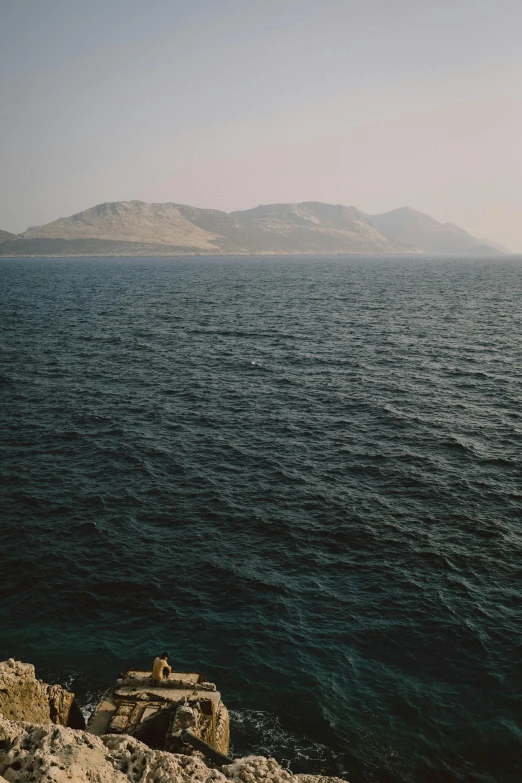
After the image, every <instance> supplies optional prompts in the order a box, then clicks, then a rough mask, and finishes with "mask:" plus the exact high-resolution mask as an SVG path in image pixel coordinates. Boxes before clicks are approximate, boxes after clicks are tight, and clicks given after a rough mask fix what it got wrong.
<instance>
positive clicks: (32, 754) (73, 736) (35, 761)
mask: <svg viewBox="0 0 522 783" xmlns="http://www.w3.org/2000/svg"><path fill="white" fill-rule="evenodd" d="M0 775H1V776H3V778H4V779H5V780H6V781H8V783H35V781H38V782H40V781H41V783H51V782H52V783H62V781H63V783H65V781H67V783H80V782H81V783H84V781H89V783H126V781H133V783H212V781H216V783H220V782H221V783H227V782H228V781H237V783H255V782H256V781H263V782H264V783H342V781H340V779H339V778H327V777H320V776H313V775H292V774H290V773H289V772H287V771H286V770H283V769H281V767H280V766H279V765H278V763H277V762H276V761H275V760H274V759H267V758H264V757H262V756H249V757H247V758H243V759H238V760H236V761H234V763H233V764H230V765H228V766H225V767H222V768H221V770H218V769H211V768H210V767H208V766H207V765H206V764H205V763H204V762H203V761H202V760H201V759H199V758H196V757H194V756H185V755H182V754H174V753H167V752H166V751H161V750H151V748H149V747H148V746H147V745H144V744H143V743H142V742H139V740H136V739H134V738H133V737H128V736H125V735H115V734H106V735H104V736H103V737H95V736H94V735H92V734H90V733H89V732H87V731H80V730H74V729H68V728H65V727H63V726H53V725H49V724H48V725H45V726H42V725H35V724H31V723H26V722H21V723H16V722H13V721H8V720H5V719H4V718H0ZM0 780H1V778H0Z"/></svg>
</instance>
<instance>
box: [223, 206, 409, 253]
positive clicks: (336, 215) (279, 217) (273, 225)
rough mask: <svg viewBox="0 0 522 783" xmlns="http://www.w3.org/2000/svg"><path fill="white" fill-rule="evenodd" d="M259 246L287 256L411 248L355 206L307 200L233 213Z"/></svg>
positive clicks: (392, 250) (394, 251) (398, 251)
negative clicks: (385, 232) (375, 223)
mask: <svg viewBox="0 0 522 783" xmlns="http://www.w3.org/2000/svg"><path fill="white" fill-rule="evenodd" d="M230 216H231V217H232V218H235V219H236V220H237V221H238V223H239V225H240V226H241V228H242V229H243V231H247V230H248V231H249V232H250V234H251V236H252V239H253V240H255V242H256V246H257V247H262V248H263V249H265V252H284V253H404V252H407V251H408V249H407V248H406V247H404V245H403V244H402V243H400V242H397V241H395V240H390V239H388V238H386V237H384V236H383V235H382V233H380V232H379V231H378V230H376V229H375V228H374V226H373V225H372V222H371V220H370V219H369V218H368V216H367V215H365V214H364V213H363V212H360V211H359V210H358V209H356V208H355V207H343V206H342V205H340V204H335V205H334V204H322V203H320V202H316V201H306V202H304V203H301V204H268V205H267V206H259V207H255V209H247V210H243V211H241V212H231V213H230Z"/></svg>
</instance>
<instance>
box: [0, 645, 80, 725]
mask: <svg viewBox="0 0 522 783" xmlns="http://www.w3.org/2000/svg"><path fill="white" fill-rule="evenodd" d="M0 715H3V716H4V717H5V718H8V719H9V720H14V721H18V720H25V721H32V722H33V723H57V724H60V725H62V726H72V727H73V728H84V726H85V721H84V719H83V716H82V714H81V712H80V710H79V708H78V706H77V705H76V702H75V701H74V693H69V691H66V690H64V689H63V688H61V687H60V686H59V685H47V683H45V682H41V680H37V679H36V676H35V672H34V666H32V665H31V664H30V663H22V662H21V661H14V660H13V659H12V658H10V659H9V660H8V661H3V662H1V663H0Z"/></svg>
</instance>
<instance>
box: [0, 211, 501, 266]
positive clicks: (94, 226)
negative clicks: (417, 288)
mask: <svg viewBox="0 0 522 783" xmlns="http://www.w3.org/2000/svg"><path fill="white" fill-rule="evenodd" d="M508 252H509V250H507V248H504V247H503V246H502V245H500V244H499V243H497V242H493V241H492V240H487V239H477V238H476V237H473V236H471V234H468V233H467V232H466V231H464V230H463V229H462V228H459V227H458V226H456V225H455V224H454V223H439V222H438V221H436V220H434V219H433V218H431V217H429V216H428V215H424V214H423V213H422V212H417V211H416V210H414V209H411V208H410V207H401V208H400V209H394V210H392V211H391V212H385V213H383V214H382V215H367V214H365V213H364V212H361V211H360V210H358V209H356V208H355V207H345V206H342V205H341V204H322V203H320V202H315V201H306V202H303V203H300V204H268V205H265V206H259V207H255V208H254V209H247V210H243V211H239V212H231V213H226V212H220V211H219V210H216V209H199V208H197V207H191V206H187V205H185V204H173V203H170V202H168V203H165V204H147V203H145V202H144V201H115V202H110V203H105V204H98V205H97V206H95V207H91V208H90V209H86V210H84V211H83V212H78V213H77V214H76V215H71V216H70V217H65V218H60V219H59V220H55V221H53V222H52V223H47V224H46V225H44V226H33V227H31V228H28V229H27V231H24V232H23V233H22V234H18V235H16V234H11V233H10V232H8V231H0V256H1V257H11V256H178V255H296V254H313V255H317V254H338V255H344V254H371V255H402V254H433V255H477V254H478V255H499V254H502V253H508Z"/></svg>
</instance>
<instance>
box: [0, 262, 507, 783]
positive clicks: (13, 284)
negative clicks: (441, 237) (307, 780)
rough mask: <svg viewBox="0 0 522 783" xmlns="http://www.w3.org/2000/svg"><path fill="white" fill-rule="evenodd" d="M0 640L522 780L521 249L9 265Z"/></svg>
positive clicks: (471, 774)
mask: <svg viewBox="0 0 522 783" xmlns="http://www.w3.org/2000/svg"><path fill="white" fill-rule="evenodd" d="M0 313H1V315H0V324H1V345H0V362H1V366H0V403H1V404H0V425H1V432H2V436H1V444H2V474H1V478H2V489H1V493H2V494H1V522H2V524H1V529H0V539H1V562H0V568H1V579H0V656H1V657H2V658H5V657H7V656H14V657H16V658H20V659H23V660H26V661H31V662H33V663H34V664H35V665H36V667H37V674H38V675H39V676H40V677H42V678H44V679H47V680H51V681H53V682H60V683H62V684H65V685H67V686H69V687H70V688H72V689H73V690H74V691H75V692H76V693H77V694H78V697H79V699H80V702H81V704H82V705H83V707H84V709H85V710H86V711H88V710H89V705H92V704H93V703H94V702H95V701H96V699H97V697H98V696H99V694H100V693H101V692H102V691H103V690H104V689H105V688H106V687H107V686H109V685H111V684H112V682H113V680H114V678H115V676H116V675H117V673H118V672H119V671H121V670H122V668H124V667H125V666H126V665H128V664H134V665H139V666H145V665H147V664H148V663H149V662H150V661H151V659H152V657H153V656H155V655H156V654H157V653H158V651H162V650H163V649H166V650H168V651H169V653H170V656H171V662H172V663H173V664H174V665H175V666H176V667H180V668H182V669H188V670H197V671H203V672H205V673H206V675H207V677H208V678H209V679H212V680H214V681H215V682H216V683H217V684H218V687H219V689H220V691H221V693H222V697H223V699H224V701H225V703H226V704H227V705H228V706H229V708H230V710H231V715H232V741H233V751H234V753H235V754H244V753H248V752H255V753H257V752H259V753H266V754H269V755H274V756H275V757H276V758H277V759H278V760H279V761H281V762H282V763H283V764H285V765H287V766H290V767H291V768H292V769H293V770H294V771H295V772H304V771H310V772H325V773H330V774H337V775H342V776H344V777H346V778H347V779H348V780H349V781H350V783H398V782H399V781H404V782H407V783H410V782H411V783H419V782H422V783H441V782H443V781H444V782H446V781H448V782H451V781H466V782H467V781H477V783H478V781H480V783H507V782H508V781H519V780H520V779H521V775H522V754H521V748H522V742H521V741H522V706H521V700H520V691H521V684H522V654H521V653H522V622H521V620H522V616H521V600H520V599H521V588H522V580H521V576H522V513H521V511H522V471H521V462H522V259H517V258H507V259H502V260H487V259H482V260H480V259H475V260H474V259H468V260H464V259H460V260H457V259H455V260H448V259H446V260H443V259H435V258H434V259H426V258H423V259H418V258H417V259H416V258H408V259H397V258H394V259H391V258H390V259H383V258H380V259H375V258H373V259H372V258H346V259H343V258H318V259H313V258H291V259H288V258H271V259H266V258H265V259H259V258H258V259H256V258H241V259H233V258H232V259H230V258H229V259H223V258H215V259H212V258H193V259H165V260H162V259H157V258H154V259H47V260H46V259H16V260H3V261H0Z"/></svg>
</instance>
